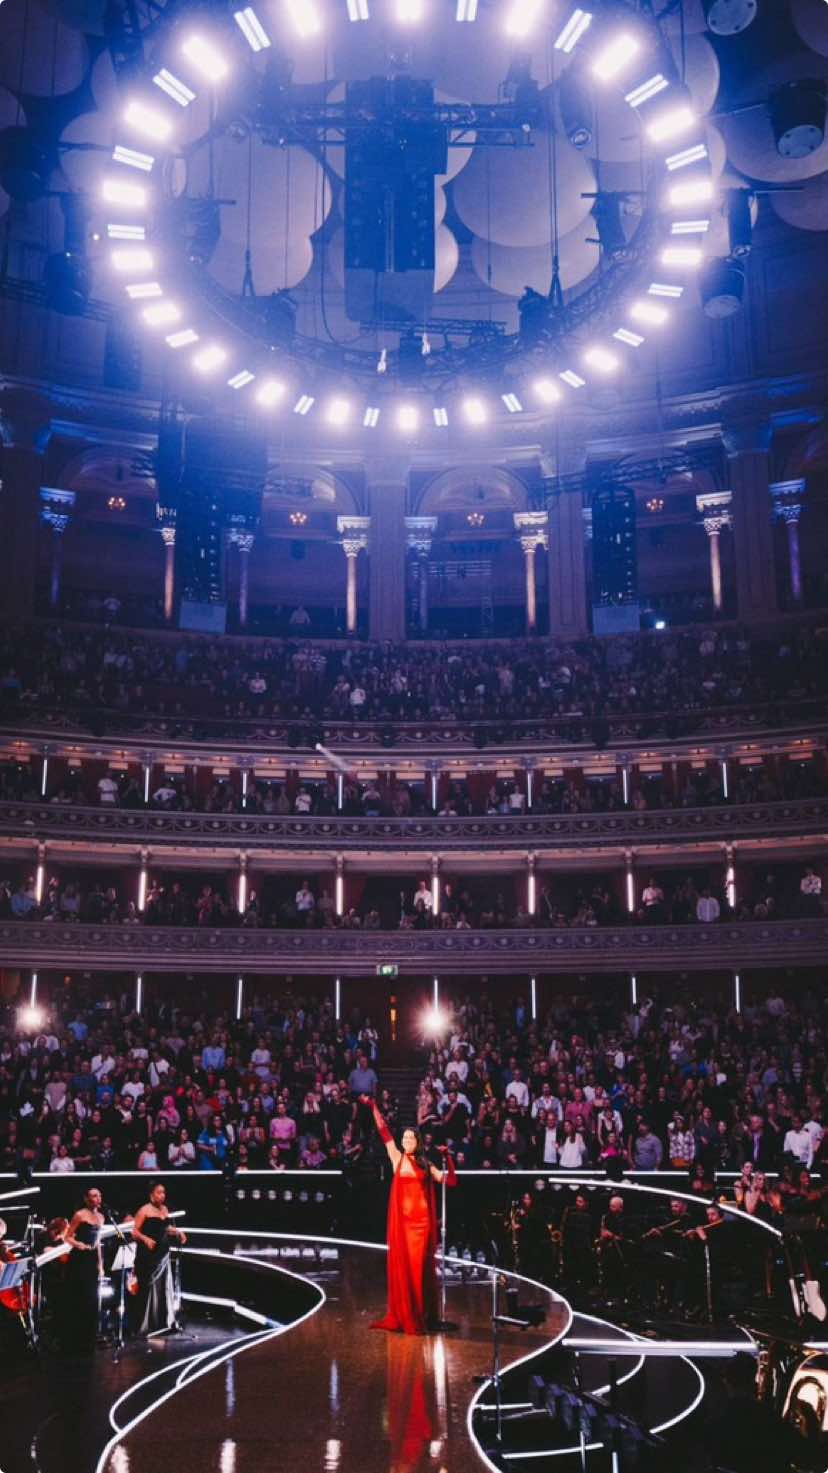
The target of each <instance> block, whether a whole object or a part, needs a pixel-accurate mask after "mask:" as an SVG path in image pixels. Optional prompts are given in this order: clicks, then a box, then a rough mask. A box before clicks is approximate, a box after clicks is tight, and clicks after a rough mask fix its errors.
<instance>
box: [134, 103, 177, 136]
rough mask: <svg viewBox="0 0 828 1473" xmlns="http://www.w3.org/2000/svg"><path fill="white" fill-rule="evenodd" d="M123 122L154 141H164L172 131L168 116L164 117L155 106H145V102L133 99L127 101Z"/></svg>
mask: <svg viewBox="0 0 828 1473" xmlns="http://www.w3.org/2000/svg"><path fill="white" fill-rule="evenodd" d="M124 122H125V123H126V125H127V127H128V128H134V129H135V131H136V133H143V135H144V137H145V138H152V139H153V140H154V141H155V142H156V143H165V142H166V141H167V139H168V138H169V136H170V134H171V133H172V123H171V122H170V120H169V118H165V117H164V114H163V113H160V112H159V111H158V109H157V108H154V107H147V105H146V103H143V102H138V101H137V100H135V99H133V101H132V102H129V103H127V106H126V108H125V110H124Z"/></svg>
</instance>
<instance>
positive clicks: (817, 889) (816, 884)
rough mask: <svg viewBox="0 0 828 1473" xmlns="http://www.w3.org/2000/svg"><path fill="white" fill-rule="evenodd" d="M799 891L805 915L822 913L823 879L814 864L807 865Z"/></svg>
mask: <svg viewBox="0 0 828 1473" xmlns="http://www.w3.org/2000/svg"><path fill="white" fill-rule="evenodd" d="M799 893H800V895H801V896H802V913H803V915H814V916H818V915H821V914H822V880H821V879H820V876H819V875H818V874H817V872H816V870H815V869H814V867H813V865H812V864H806V866H805V873H804V875H803V876H802V879H801V880H800V882H799Z"/></svg>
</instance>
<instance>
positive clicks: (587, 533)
mask: <svg viewBox="0 0 828 1473" xmlns="http://www.w3.org/2000/svg"><path fill="white" fill-rule="evenodd" d="M581 518H582V520H583V524H584V541H585V542H591V541H592V507H591V506H584V507H582V508H581Z"/></svg>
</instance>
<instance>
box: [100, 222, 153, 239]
mask: <svg viewBox="0 0 828 1473" xmlns="http://www.w3.org/2000/svg"><path fill="white" fill-rule="evenodd" d="M106 234H107V238H108V239H109V240H146V238H147V231H146V226H144V225H114V224H113V225H107V227H106Z"/></svg>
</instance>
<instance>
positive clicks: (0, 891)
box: [0, 864, 824, 931]
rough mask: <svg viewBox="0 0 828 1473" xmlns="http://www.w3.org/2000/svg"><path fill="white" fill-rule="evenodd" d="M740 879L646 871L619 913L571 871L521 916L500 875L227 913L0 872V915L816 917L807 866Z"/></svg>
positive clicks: (537, 919)
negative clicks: (735, 892)
mask: <svg viewBox="0 0 828 1473" xmlns="http://www.w3.org/2000/svg"><path fill="white" fill-rule="evenodd" d="M130 878H132V877H130ZM265 882H266V879H265ZM740 883H742V884H743V885H744V891H745V893H744V894H742V895H741V896H740V897H739V898H737V899H735V901H734V903H733V904H730V902H729V900H728V896H727V891H726V888H725V887H723V886H722V885H721V884H719V885H716V884H713V885H711V884H709V883H706V882H705V877H704V872H700V873H698V874H696V875H694V874H692V873H690V874H686V875H684V876H682V877H680V878H678V879H677V880H675V881H674V882H672V883H671V882H669V881H667V880H661V879H659V877H658V876H657V875H656V874H649V875H647V877H646V879H644V881H643V883H641V882H639V884H638V894H637V899H636V905H635V908H634V910H633V911H631V912H630V911H628V910H627V907H626V903H625V900H624V898H623V896H622V891H621V888H620V881H619V877H618V876H617V875H616V876H615V877H610V878H609V879H605V878H602V877H597V878H587V877H584V878H583V879H579V880H577V883H574V884H573V883H572V877H571V876H562V877H561V879H560V880H559V881H558V883H557V884H556V883H554V882H552V881H542V882H541V883H540V885H539V890H538V898H537V905H536V909H535V913H534V914H530V913H529V911H528V910H527V908H526V905H525V904H520V903H518V902H516V901H515V897H514V890H513V888H512V877H506V884H505V885H504V886H503V888H497V883H496V881H495V882H494V883H487V884H485V885H483V886H482V887H481V885H480V882H479V881H478V882H476V883H470V884H468V885H467V884H466V883H464V882H462V881H460V882H457V881H454V880H451V879H448V878H445V877H444V878H443V880H442V882H441V887H440V905H439V910H438V911H435V908H434V895H433V892H432V888H431V882H430V880H429V879H428V878H426V877H425V876H422V877H421V878H420V880H419V881H418V882H417V884H416V887H414V886H413V885H408V886H407V887H406V888H403V889H401V890H399V891H398V890H396V888H395V886H394V883H393V881H392V882H391V883H390V884H387V883H385V882H383V883H382V884H380V885H379V886H374V887H373V889H372V888H371V885H370V882H369V883H368V884H367V885H366V894H365V898H364V900H363V903H362V904H361V905H347V904H346V905H344V906H343V909H342V913H341V914H339V913H338V912H337V909H336V904H335V900H334V896H333V894H332V892H331V890H330V889H329V888H326V887H325V886H324V884H323V885H322V886H321V887H315V886H314V884H312V883H311V881H310V880H309V879H307V878H302V879H300V880H299V881H298V884H297V889H296V891H295V892H294V891H293V888H292V885H290V886H288V887H287V888H285V887H281V889H280V891H279V893H277V894H271V893H269V892H268V891H267V890H266V891H265V892H263V893H260V892H259V891H258V890H256V889H255V888H253V887H250V888H249V889H248V890H247V891H246V894H245V897H244V909H243V910H242V911H239V909H238V895H237V894H236V895H235V896H231V894H230V893H229V891H228V889H227V887H226V886H225V885H221V884H219V883H216V882H202V881H199V880H197V879H192V878H190V879H188V878H187V877H184V878H174V877H167V876H163V877H161V876H154V877H151V878H150V879H149V881H148V883H147V886H146V891H145V895H144V906H143V910H139V908H138V903H137V901H136V900H134V899H127V900H125V899H124V898H123V896H122V895H121V892H120V890H119V887H118V885H117V884H105V883H103V882H102V881H92V882H87V883H82V882H80V881H79V880H77V879H75V878H63V879H61V878H58V876H57V875H51V876H50V877H49V878H48V879H47V880H46V881H45V884H44V886H43V894H42V897H41V899H40V900H38V890H37V876H36V875H35V874H29V875H28V876H26V877H24V878H21V879H19V880H17V881H14V880H11V879H0V920H15V921H45V922H61V923H76V922H82V923H86V924H88V925H96V926H101V925H135V926H137V925H149V926H210V927H231V926H242V927H245V928H256V927H265V928H271V929H272V928H284V929H296V928H300V929H308V928H328V929H331V928H339V929H344V930H365V931H380V930H382V931H387V930H394V929H397V928H399V929H400V930H404V931H410V930H415V931H419V930H447V931H457V930H460V931H463V930H469V929H471V928H481V929H483V930H500V929H503V928H508V927H518V928H520V929H525V930H536V929H547V928H549V927H552V928H554V929H562V928H567V927H582V926H586V927H594V926H620V925H630V924H632V925H637V926H656V925H663V924H669V925H673V926H675V925H692V924H695V923H700V924H702V925H714V924H715V923H716V922H717V921H720V920H735V921H751V920H758V921H768V920H778V919H783V920H784V919H787V918H792V917H796V916H801V917H819V916H821V915H823V913H824V910H823V902H822V877H821V875H820V874H819V873H818V871H817V869H816V868H815V866H814V865H811V864H807V865H805V867H804V871H803V872H802V873H801V875H800V874H799V872H797V871H794V870H774V869H768V870H766V871H765V872H764V873H757V874H754V875H752V876H750V875H747V876H745V877H744V878H743V879H741V878H740Z"/></svg>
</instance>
